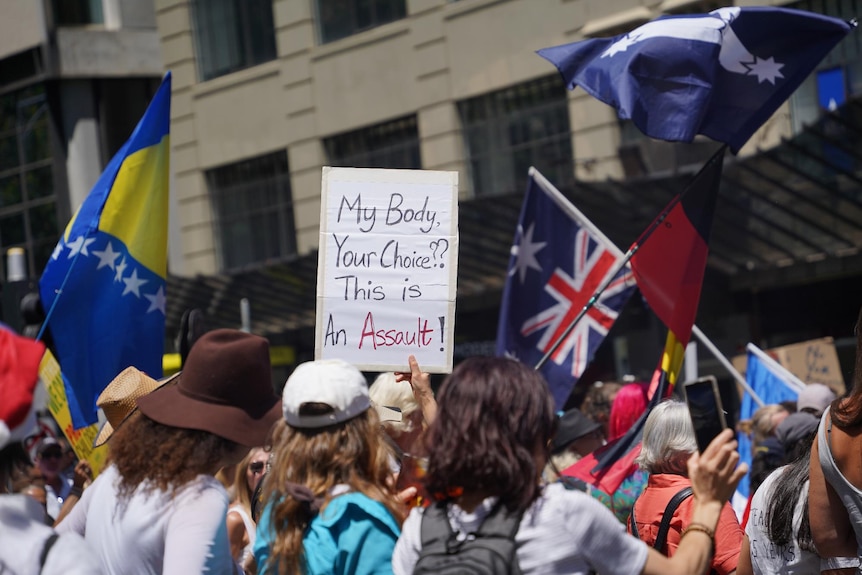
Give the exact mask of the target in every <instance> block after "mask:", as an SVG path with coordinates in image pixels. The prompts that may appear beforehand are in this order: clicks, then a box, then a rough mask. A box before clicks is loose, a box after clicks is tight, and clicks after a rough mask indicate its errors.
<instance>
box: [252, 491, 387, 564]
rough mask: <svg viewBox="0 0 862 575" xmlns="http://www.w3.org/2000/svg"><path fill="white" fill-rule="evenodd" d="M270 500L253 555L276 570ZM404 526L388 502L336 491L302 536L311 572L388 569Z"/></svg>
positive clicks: (258, 560) (258, 528)
mask: <svg viewBox="0 0 862 575" xmlns="http://www.w3.org/2000/svg"><path fill="white" fill-rule="evenodd" d="M272 507H273V504H272V503H271V502H270V503H269V504H267V506H266V507H265V508H264V510H263V514H262V515H261V517H260V521H258V524H257V537H256V538H255V541H254V558H255V560H256V561H257V566H258V573H259V574H261V575H265V574H275V573H277V570H276V568H275V566H268V565H267V564H266V562H267V561H268V560H269V557H270V553H271V550H272V542H273V541H274V539H275V537H276V534H275V531H274V530H273V528H272ZM400 534H401V528H400V527H399V526H398V523H397V522H396V521H395V518H394V517H392V515H391V514H390V513H389V510H388V509H386V507H385V506H384V505H383V504H382V503H379V502H377V501H374V500H373V499H371V498H369V497H367V496H365V495H363V494H361V493H345V494H344V495H339V496H337V497H333V498H332V500H331V501H330V502H329V504H328V505H327V506H326V507H325V508H324V509H323V510H322V511H321V512H320V513H319V514H318V515H317V517H315V518H314V519H312V520H311V525H309V527H308V530H307V531H306V532H305V536H304V537H303V540H302V546H303V549H304V551H305V570H306V574H307V575H353V574H355V575H364V574H368V575H383V574H386V575H389V574H390V573H392V550H393V549H394V548H395V542H396V541H397V540H398V536H399V535H400Z"/></svg>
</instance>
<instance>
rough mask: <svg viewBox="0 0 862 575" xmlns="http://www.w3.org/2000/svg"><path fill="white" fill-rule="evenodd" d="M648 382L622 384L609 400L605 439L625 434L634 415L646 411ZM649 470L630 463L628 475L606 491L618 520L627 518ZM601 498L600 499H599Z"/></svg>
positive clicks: (636, 415)
mask: <svg viewBox="0 0 862 575" xmlns="http://www.w3.org/2000/svg"><path fill="white" fill-rule="evenodd" d="M648 392H649V383H647V382H636V383H629V384H626V385H624V386H623V387H622V389H620V391H619V392H618V393H617V396H616V397H615V398H614V402H613V403H612V404H611V415H610V418H609V419H608V434H609V437H608V441H613V440H615V439H617V438H619V437H622V436H623V435H625V433H626V432H627V431H628V430H629V429H631V427H632V426H633V425H634V424H635V422H636V421H637V420H638V418H639V417H640V416H641V415H642V414H643V412H644V411H646V408H647V403H648V402H649V399H648V397H647V393H648ZM648 478H649V473H648V472H647V471H644V470H643V469H640V468H639V467H638V466H637V464H632V467H631V469H630V470H629V473H628V475H627V476H626V478H625V479H624V480H623V482H622V483H621V484H620V486H619V487H618V488H617V490H616V491H614V492H613V493H611V494H610V505H609V507H610V510H611V511H613V512H614V515H616V517H617V519H619V520H620V521H621V522H622V523H626V522H627V521H628V518H629V515H631V512H632V507H633V506H634V504H635V500H636V499H637V498H638V496H639V495H640V494H641V492H642V491H643V490H644V488H645V487H646V484H647V479H648ZM600 501H601V499H600Z"/></svg>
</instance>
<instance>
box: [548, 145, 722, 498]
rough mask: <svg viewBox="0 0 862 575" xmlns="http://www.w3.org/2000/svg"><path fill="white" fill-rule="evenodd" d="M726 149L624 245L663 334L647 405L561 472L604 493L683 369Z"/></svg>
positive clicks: (622, 473) (629, 467) (621, 475)
mask: <svg viewBox="0 0 862 575" xmlns="http://www.w3.org/2000/svg"><path fill="white" fill-rule="evenodd" d="M725 149H726V147H725V146H722V147H721V148H720V149H719V150H718V151H717V152H716V153H715V154H713V156H712V157H711V158H710V159H709V160H708V161H707V162H706V164H704V166H703V167H702V168H701V169H700V171H699V172H698V173H697V175H696V176H695V177H694V178H693V179H692V181H691V182H689V184H688V186H686V188H685V190H683V191H682V193H680V194H679V195H677V196H676V197H674V199H673V200H671V202H670V203H669V204H668V205H667V206H666V207H665V208H664V210H662V212H661V214H660V215H659V216H658V218H656V219H655V221H653V222H652V224H650V226H649V227H648V228H647V229H646V231H644V233H643V234H641V236H640V237H639V238H638V239H637V240H636V241H635V243H634V244H633V245H632V247H631V248H629V253H630V254H632V255H631V260H630V261H631V266H632V270H633V271H634V275H635V279H636V281H637V284H638V288H640V290H641V293H642V294H643V296H644V298H645V299H646V301H647V303H648V304H649V306H650V307H651V308H652V309H653V311H654V312H655V313H656V315H657V316H658V317H659V319H661V320H662V322H663V323H664V324H665V325H666V326H667V328H668V335H667V340H666V342H665V349H664V353H663V355H662V359H661V362H660V364H659V367H658V368H657V369H656V374H655V376H654V377H653V385H652V387H651V390H650V391H651V394H652V395H651V398H650V403H649V405H648V406H647V409H646V411H645V412H644V413H643V415H642V416H641V417H640V419H638V421H637V422H636V423H635V424H634V425H633V426H632V428H631V429H630V430H629V431H628V432H627V433H626V434H625V435H623V436H622V437H620V438H619V439H617V440H615V441H613V442H611V443H609V444H608V445H606V446H605V447H603V448H601V449H599V450H597V451H595V452H593V453H592V454H590V455H589V456H587V457H584V458H583V459H581V460H580V461H578V462H577V463H575V464H574V465H572V466H571V467H569V468H568V469H566V470H564V471H563V475H568V476H572V477H577V478H579V479H582V480H583V481H586V482H587V483H589V484H591V485H594V486H595V487H597V488H599V489H601V490H602V491H604V492H605V493H608V494H613V493H614V492H615V491H616V490H617V488H619V486H620V483H622V481H623V480H624V479H625V478H626V477H627V476H628V475H629V474H630V473H631V472H632V471H633V470H634V460H635V458H636V457H637V455H638V453H639V452H640V442H641V437H642V434H643V425H644V422H645V421H646V418H647V415H649V412H650V410H651V409H652V407H653V406H655V405H656V404H657V403H658V402H659V401H661V399H662V398H664V397H666V396H667V394H668V393H669V392H670V390H671V389H672V388H673V385H674V384H675V383H676V379H677V376H678V374H679V370H680V368H681V367H682V359H683V356H684V353H685V346H686V345H687V344H688V340H689V338H690V337H691V330H692V326H693V325H694V319H695V316H696V315H697V304H698V302H699V301H700V291H701V287H702V286H703V274H704V271H705V269H706V260H707V255H708V254H709V236H710V232H711V231H712V220H713V215H714V213H715V203H716V199H717V198H718V190H719V186H720V184H721V168H722V164H723V161H724V151H725Z"/></svg>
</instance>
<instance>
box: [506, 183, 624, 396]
mask: <svg viewBox="0 0 862 575" xmlns="http://www.w3.org/2000/svg"><path fill="white" fill-rule="evenodd" d="M511 253H512V255H511V258H510V261H509V273H508V278H507V281H506V286H505V289H504V291H503V301H502V304H501V306H500V321H499V324H498V328H497V354H498V355H508V356H511V357H515V358H517V359H518V360H519V361H521V362H523V363H526V364H527V365H535V364H536V363H538V361H539V360H540V359H541V358H542V356H544V355H545V353H547V352H548V351H549V350H550V349H551V348H552V347H553V346H554V344H555V343H557V341H558V340H559V339H560V338H561V337H562V336H563V334H564V333H565V331H566V329H568V327H569V326H570V325H571V323H572V320H574V318H575V317H576V316H577V315H578V313H579V312H580V311H581V309H583V307H584V306H585V305H586V303H587V302H588V301H589V299H590V298H591V297H592V296H593V294H594V293H595V292H596V288H598V287H599V286H600V285H601V284H602V283H603V282H604V281H605V279H606V278H607V277H608V275H609V274H610V273H613V271H614V269H616V267H617V265H618V262H619V261H620V260H621V259H622V257H623V255H622V253H621V252H620V251H619V249H618V248H617V247H616V246H615V245H614V244H613V243H612V242H611V241H610V240H608V239H607V238H606V237H605V236H604V235H603V234H602V233H601V232H600V231H599V230H598V229H597V228H595V226H593V225H592V223H591V222H590V221H589V220H587V218H586V216H584V215H583V214H581V213H580V212H579V211H578V210H577V208H575V207H574V206H573V205H572V204H571V203H570V202H569V201H568V200H566V198H565V197H564V196H563V195H562V194H561V193H560V192H559V191H558V190H557V189H556V188H554V187H553V185H551V184H550V182H548V181H547V180H546V179H545V178H544V177H543V176H542V175H541V174H540V173H539V172H538V171H536V170H535V169H534V168H531V169H530V177H529V182H528V185H527V193H526V196H525V197H524V205H523V207H522V208H521V218H520V221H519V223H518V229H517V232H516V234H515V243H514V245H513V246H512V252H511ZM634 289H635V281H634V277H633V276H632V272H631V270H630V269H629V268H628V267H624V268H622V269H620V270H619V271H618V272H617V274H616V276H615V277H614V279H613V281H612V282H611V283H610V284H609V285H608V287H607V288H606V289H605V291H604V292H603V293H602V295H601V296H600V297H599V299H598V301H597V302H596V304H595V305H594V306H593V307H592V308H591V309H590V310H589V311H588V312H587V314H586V315H585V316H584V317H583V318H581V320H580V321H579V322H578V323H577V325H576V326H575V328H574V329H573V330H572V331H571V332H570V333H569V334H568V335H567V336H566V338H565V340H564V341H563V342H562V343H561V344H560V345H559V346H558V347H557V349H556V350H555V351H554V353H553V354H552V355H551V358H550V360H551V361H548V362H547V363H545V365H544V366H543V368H542V373H543V375H544V376H545V379H546V380H547V381H548V385H549V386H550V390H551V393H552V394H553V396H554V400H555V401H556V404H557V407H558V408H560V409H562V407H563V405H564V404H565V402H566V400H567V399H568V397H569V394H570V393H571V391H572V388H573V387H574V385H575V383H577V381H578V379H579V378H580V377H581V375H582V374H583V373H584V370H585V369H586V368H587V366H588V365H589V363H590V361H591V360H592V359H593V356H594V355H595V352H596V349H598V347H599V345H600V344H601V343H602V341H603V340H604V338H605V336H606V335H607V333H608V331H609V330H610V328H611V326H612V325H613V323H614V321H615V320H616V319H617V316H618V315H619V311H620V310H621V309H622V307H623V306H624V305H625V303H626V301H628V298H629V296H630V295H631V293H632V292H633V291H634Z"/></svg>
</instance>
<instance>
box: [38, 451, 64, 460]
mask: <svg viewBox="0 0 862 575" xmlns="http://www.w3.org/2000/svg"><path fill="white" fill-rule="evenodd" d="M40 457H41V458H42V459H60V458H61V457H63V452H62V451H60V450H59V449H58V450H57V451H54V450H51V451H45V452H44V453H42V454H41V455H40Z"/></svg>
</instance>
